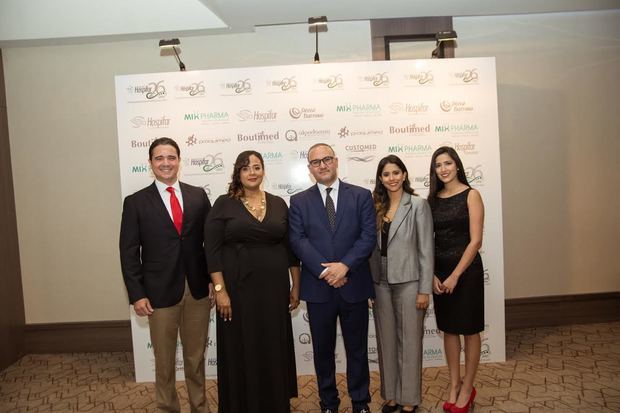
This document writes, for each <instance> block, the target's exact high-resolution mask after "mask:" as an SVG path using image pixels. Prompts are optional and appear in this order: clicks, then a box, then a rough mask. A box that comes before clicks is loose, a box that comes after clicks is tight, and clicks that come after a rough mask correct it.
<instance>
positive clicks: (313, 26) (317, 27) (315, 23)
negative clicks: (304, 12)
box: [308, 16, 327, 63]
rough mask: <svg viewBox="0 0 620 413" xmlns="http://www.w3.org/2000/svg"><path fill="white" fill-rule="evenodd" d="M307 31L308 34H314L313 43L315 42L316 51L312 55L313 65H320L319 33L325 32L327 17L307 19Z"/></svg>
mask: <svg viewBox="0 0 620 413" xmlns="http://www.w3.org/2000/svg"><path fill="white" fill-rule="evenodd" d="M308 24H309V25H310V27H308V31H309V32H310V33H315V41H316V50H315V53H314V63H321V59H320V58H319V32H326V31H327V17H326V16H320V17H310V18H308Z"/></svg>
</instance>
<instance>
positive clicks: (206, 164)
mask: <svg viewBox="0 0 620 413" xmlns="http://www.w3.org/2000/svg"><path fill="white" fill-rule="evenodd" d="M188 166H198V167H200V169H201V170H202V172H204V173H207V174H218V173H224V160H223V159H222V153H221V152H218V153H216V154H207V155H206V156H204V157H202V158H191V159H190V160H189V165H188Z"/></svg>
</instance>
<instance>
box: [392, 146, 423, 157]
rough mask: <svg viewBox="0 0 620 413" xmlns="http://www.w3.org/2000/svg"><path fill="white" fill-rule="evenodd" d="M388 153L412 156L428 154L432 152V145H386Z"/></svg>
mask: <svg viewBox="0 0 620 413" xmlns="http://www.w3.org/2000/svg"><path fill="white" fill-rule="evenodd" d="M388 153H397V154H400V155H403V156H405V157H412V156H428V155H430V154H432V153H433V147H432V146H431V145H422V144H417V145H402V144H401V145H390V146H388Z"/></svg>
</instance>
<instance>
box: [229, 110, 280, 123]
mask: <svg viewBox="0 0 620 413" xmlns="http://www.w3.org/2000/svg"><path fill="white" fill-rule="evenodd" d="M277 116H278V113H277V112H274V111H273V110H271V109H269V110H268V111H267V112H261V111H258V110H255V111H251V110H248V109H243V110H240V111H239V112H237V119H239V120H240V121H241V122H245V121H248V120H255V121H257V122H273V121H274V120H276V117H277Z"/></svg>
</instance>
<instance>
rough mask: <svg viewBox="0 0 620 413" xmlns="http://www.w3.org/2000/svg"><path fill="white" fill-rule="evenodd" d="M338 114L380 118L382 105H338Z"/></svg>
mask: <svg viewBox="0 0 620 413" xmlns="http://www.w3.org/2000/svg"><path fill="white" fill-rule="evenodd" d="M336 112H338V113H351V114H353V115H356V116H378V115H380V114H381V105H379V104H378V103H360V104H356V103H345V104H342V105H336Z"/></svg>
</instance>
